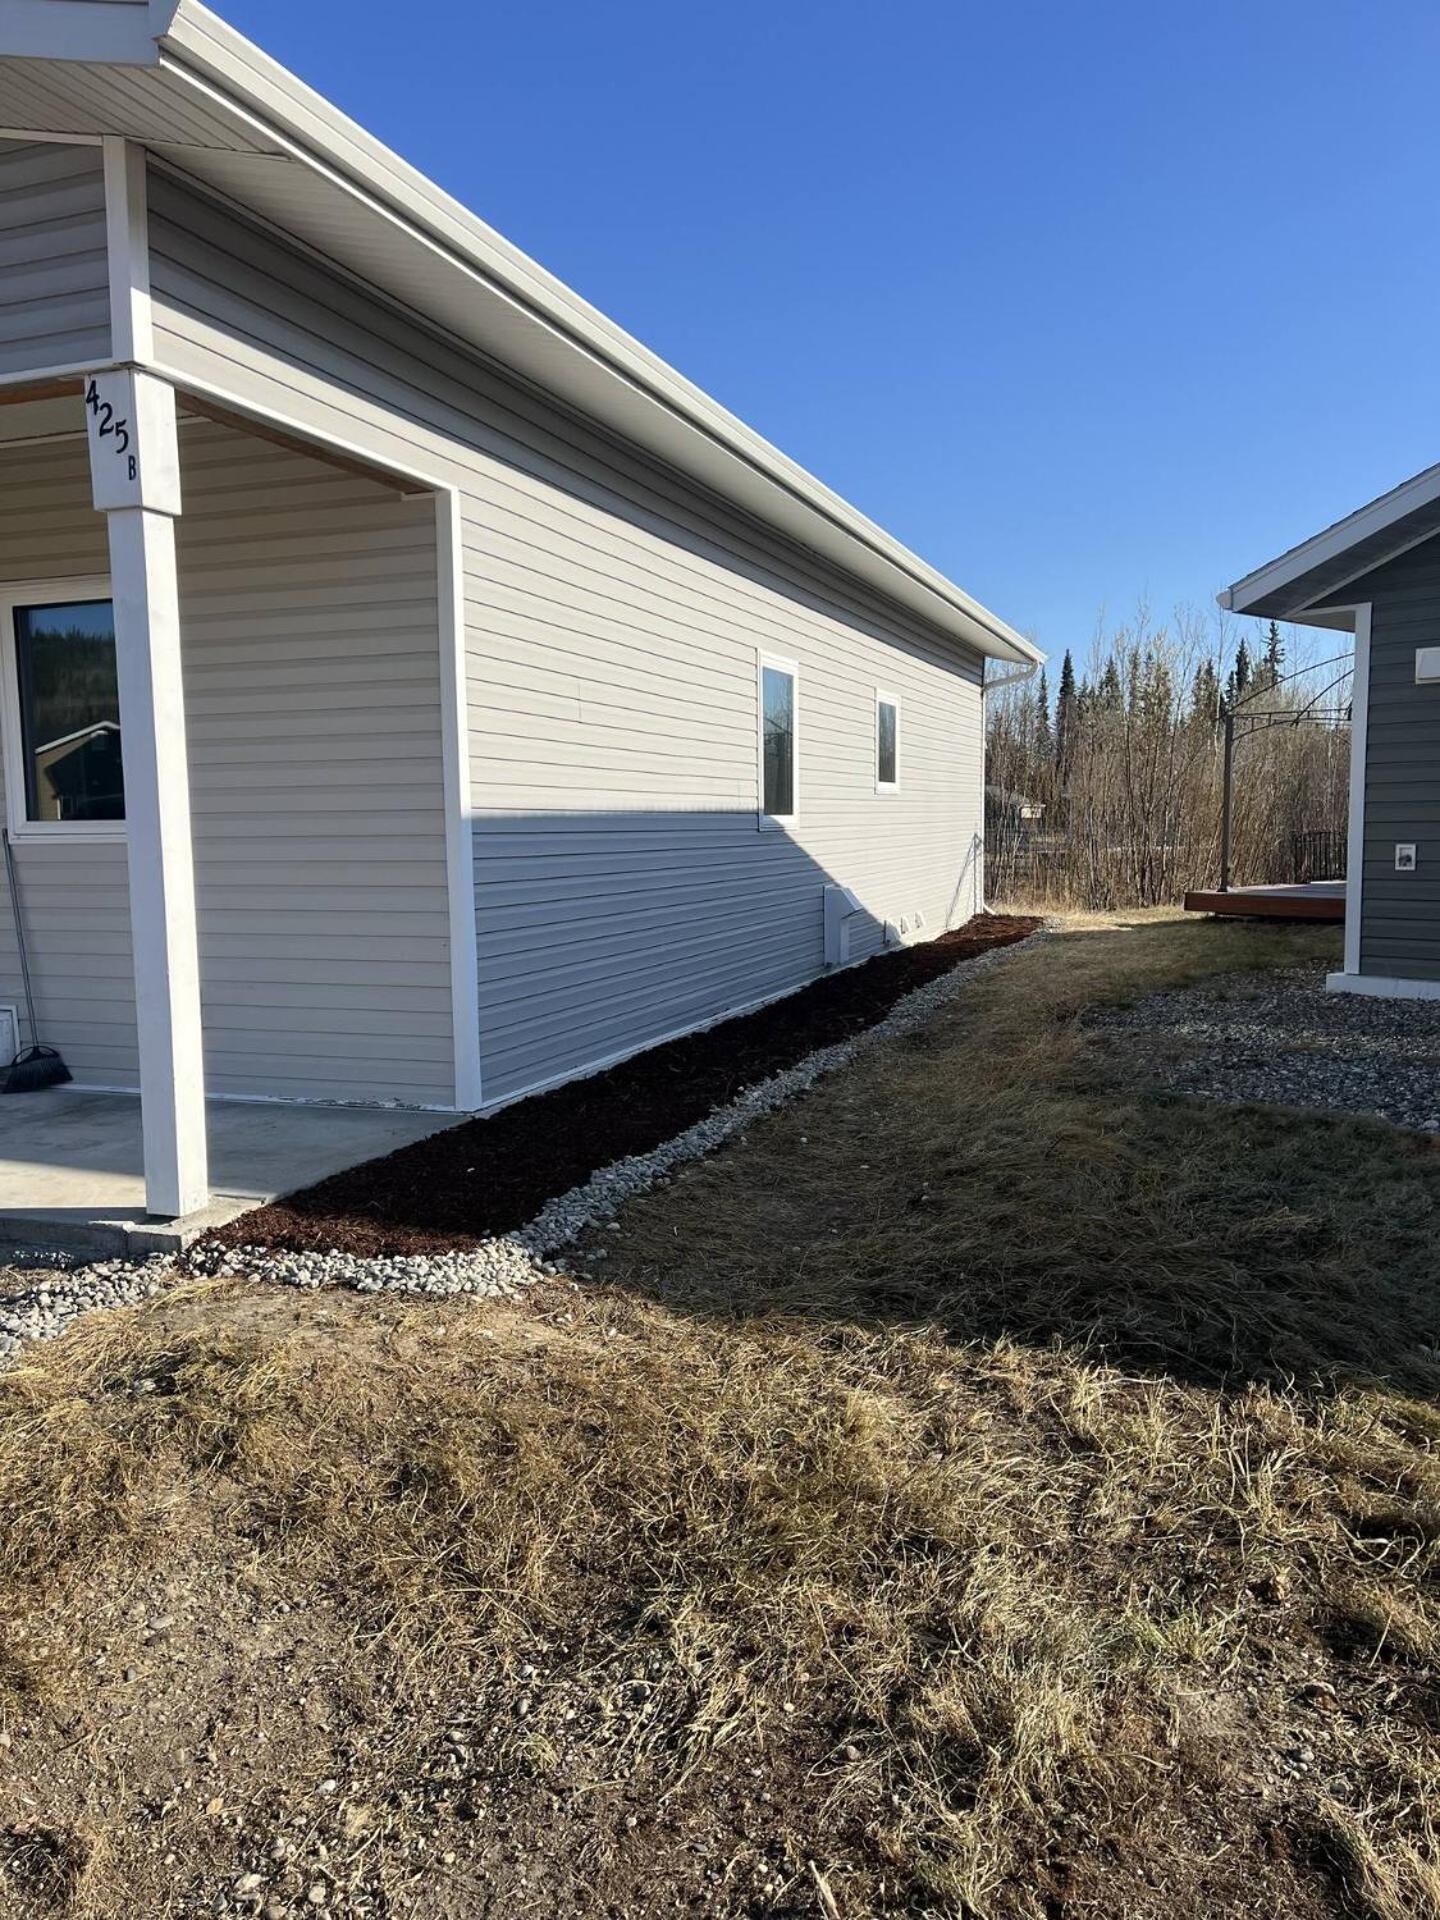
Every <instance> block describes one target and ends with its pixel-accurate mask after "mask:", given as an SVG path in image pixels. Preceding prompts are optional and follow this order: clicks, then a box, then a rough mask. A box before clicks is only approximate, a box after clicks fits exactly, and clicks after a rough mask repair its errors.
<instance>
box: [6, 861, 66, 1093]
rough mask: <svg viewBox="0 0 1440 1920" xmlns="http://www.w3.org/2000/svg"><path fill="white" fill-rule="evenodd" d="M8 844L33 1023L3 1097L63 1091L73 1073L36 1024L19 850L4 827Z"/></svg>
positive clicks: (18, 943) (18, 936)
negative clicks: (45, 1090)
mask: <svg viewBox="0 0 1440 1920" xmlns="http://www.w3.org/2000/svg"><path fill="white" fill-rule="evenodd" d="M0 840H3V841H4V843H5V878H6V881H7V882H8V884H9V887H10V911H11V912H12V913H13V914H14V916H15V944H16V946H17V947H18V948H19V949H20V978H21V980H22V982H23V983H24V987H25V1015H26V1018H27V1019H28V1020H29V1022H30V1041H31V1044H30V1045H29V1046H28V1047H22V1048H21V1049H20V1051H19V1052H18V1053H17V1054H16V1056H15V1058H14V1059H13V1060H12V1061H11V1062H10V1064H9V1066H8V1067H0V1093H37V1092H38V1091H39V1090H40V1088H41V1087H63V1086H64V1084H65V1082H66V1081H67V1080H68V1079H69V1078H70V1069H69V1068H68V1067H67V1066H66V1064H65V1062H64V1061H63V1060H62V1059H61V1058H60V1056H59V1054H58V1053H57V1052H56V1051H55V1049H54V1047H47V1046H45V1045H43V1044H42V1042H41V1039H40V1028H39V1026H38V1025H37V1024H36V1020H35V994H34V990H33V989H32V987H31V985H30V961H29V958H28V956H27V955H26V952H25V926H24V922H23V921H22V920H21V918H20V883H19V881H18V880H17V879H16V877H15V849H14V848H13V847H12V846H11V844H10V829H9V828H8V827H0Z"/></svg>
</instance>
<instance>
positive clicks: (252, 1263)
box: [0, 922, 1044, 1365]
mask: <svg viewBox="0 0 1440 1920" xmlns="http://www.w3.org/2000/svg"><path fill="white" fill-rule="evenodd" d="M1025 924H1026V926H1027V927H1029V928H1030V931H1028V932H1026V933H1025V934H1024V937H1023V938H1019V939H1017V938H1014V937H1012V938H1010V939H1009V940H1007V941H1006V942H1004V944H994V945H989V946H986V947H985V948H984V949H983V950H982V951H981V952H979V953H977V954H975V955H974V956H973V957H972V958H970V959H968V960H963V961H961V962H960V963H959V964H958V965H951V966H949V967H948V968H947V969H946V970H945V971H943V972H941V973H939V974H938V975H936V976H935V977H933V978H931V979H930V980H929V981H928V982H927V983H926V984H925V985H923V986H920V987H918V988H916V989H915V990H914V991H913V992H911V993H909V994H907V995H905V996H904V998H902V999H900V1000H898V1001H896V1002H895V1003H894V1004H893V1005H892V1006H891V1007H890V1010H889V1012H888V1013H886V1014H885V1015H884V1017H883V1018H881V1019H879V1020H877V1021H876V1022H875V1024H874V1025H873V1026H870V1027H868V1028H866V1029H865V1030H864V1031H862V1032H859V1033H854V1034H852V1035H850V1036H849V1037H847V1038H845V1039H843V1040H839V1041H836V1042H835V1043H833V1044H832V1045H830V1046H825V1047H820V1048H817V1049H816V1050H815V1051H814V1052H812V1053H810V1054H809V1055H807V1056H806V1057H805V1058H804V1059H802V1060H799V1061H797V1062H796V1063H795V1064H794V1065H792V1066H789V1067H786V1068H785V1069H784V1070H783V1071H781V1072H779V1073H774V1074H771V1075H770V1076H769V1077H768V1078H766V1079H763V1080H761V1081H759V1082H758V1083H757V1084H756V1085H754V1086H750V1087H746V1088H745V1089H744V1091H743V1092H742V1093H740V1094H739V1096H738V1097H737V1098H735V1099H734V1100H731V1101H729V1102H728V1103H727V1104H726V1105H724V1106H721V1107H717V1108H716V1109H715V1110H714V1111H713V1112H711V1113H709V1114H707V1115H706V1116H705V1117H704V1118H703V1119H701V1120H699V1121H697V1122H696V1123H695V1124H694V1125H693V1126H690V1127H687V1128H685V1129H684V1130H683V1131H682V1132H680V1133H678V1134H677V1135H676V1136H675V1137H674V1138H673V1139H671V1140H667V1141H665V1142H664V1143H663V1144H662V1145H660V1146H657V1147H655V1148H653V1149H652V1150H651V1151H649V1152H646V1153H639V1154H631V1155H628V1156H626V1157H625V1158H623V1159H620V1160H617V1161H615V1162H614V1163H613V1164H612V1165H610V1166H607V1167H602V1168H600V1169H599V1170H598V1171H597V1172H595V1173H593V1174H592V1175H591V1176H590V1178H589V1179H588V1180H587V1181H585V1182H584V1183H583V1185H579V1186H576V1187H572V1188H571V1189H570V1190H569V1191H568V1192H565V1193H562V1194H559V1195H557V1196H556V1197H555V1198H553V1199H551V1200H548V1201H547V1202H546V1203H545V1205H544V1206H543V1207H542V1208H541V1209H540V1211H539V1213H538V1214H536V1216H535V1217H534V1218H533V1219H532V1220H531V1221H530V1222H529V1224H528V1225H526V1226H524V1227H522V1228H520V1229H519V1230H518V1231H517V1232H514V1233H510V1234H505V1235H502V1236H497V1237H495V1238H491V1239H485V1240H481V1241H478V1242H477V1243H475V1244H472V1245H470V1246H467V1247H457V1248H449V1249H444V1250H441V1251H437V1252H433V1253H408V1254H389V1255H382V1256H379V1257H366V1256H365V1255H363V1254H358V1253H351V1252H347V1251H345V1250H344V1249H343V1248H339V1247H329V1248H326V1247H321V1248H318V1249H316V1250H304V1249H293V1248H287V1247H273V1246H249V1245H245V1244H243V1241H242V1243H241V1244H239V1245H234V1244H226V1243H225V1242H224V1241H223V1240H221V1239H219V1238H214V1239H209V1240H203V1241H201V1242H199V1243H198V1244H197V1245H196V1246H194V1247H192V1248H191V1249H190V1250H189V1252H188V1253H187V1254H185V1255H183V1256H182V1258H181V1262H180V1265H181V1269H182V1271H183V1272H185V1273H188V1274H191V1275H205V1276H213V1277H219V1276H234V1277H237V1278H246V1279H252V1280H265V1281H270V1282H273V1283H275V1284H278V1285H281V1286H290V1287H298V1288H301V1289H305V1290H316V1289H318V1288H320V1287H325V1286H343V1287H350V1288H353V1289H354V1290H355V1291H356V1292H359V1293H382V1292H384V1293H406V1294H417V1295H421V1296H426V1295H428V1296H434V1297H445V1296H453V1295H468V1296H470V1297H472V1298H478V1299H490V1300H496V1299H510V1298H514V1297H515V1295H517V1294H518V1293H519V1292H520V1291H521V1290H522V1289H523V1288H524V1287H526V1286H528V1285H530V1284H531V1283H533V1282H534V1281H537V1280H541V1279H544V1278H546V1277H548V1276H553V1275H555V1274H558V1273H560V1272H562V1271H563V1270H564V1269H563V1265H562V1263H560V1262H559V1261H557V1259H556V1257H555V1256H556V1255H558V1254H559V1253H561V1252H562V1250H563V1249H565V1248H566V1247H568V1246H570V1245H571V1244H572V1243H573V1242H574V1241H575V1240H577V1239H578V1238H579V1236H580V1235H581V1234H582V1233H584V1232H585V1231H587V1230H588V1229H589V1228H591V1227H595V1226H600V1225H604V1224H605V1223H606V1222H608V1221H610V1220H612V1219H613V1218H614V1216H615V1215H616V1214H617V1213H618V1212H619V1211H620V1209H621V1208H622V1207H623V1206H624V1205H625V1204H626V1202H627V1201H629V1200H631V1199H633V1198H635V1197H636V1196H637V1195H639V1194H641V1193H644V1192H645V1191H646V1190H647V1189H648V1188H650V1187H653V1186H654V1185H655V1184H656V1183H657V1182H658V1181H661V1180H664V1179H666V1178H668V1177H669V1176H670V1174H672V1173H673V1172H674V1171H675V1169H676V1168H678V1167H680V1166H683V1165H684V1164H685V1163H686V1162H688V1161H692V1160H698V1159H700V1158H701V1157H702V1156H703V1155H704V1154H707V1153H710V1152H713V1151H714V1149H715V1148H716V1147H719V1146H721V1145H723V1144H724V1143H725V1142H726V1141H727V1140H729V1139H731V1138H733V1137H734V1136H735V1135H736V1134H739V1133H743V1132H744V1131H745V1129H746V1128H747V1127H748V1126H750V1125H751V1124H752V1123H753V1122H754V1121H756V1120H758V1119H760V1118H762V1117H763V1116H764V1115H765V1114H767V1113H773V1112H774V1111H775V1110H776V1109H777V1108H779V1107H782V1106H784V1105H786V1104H787V1103H788V1102H789V1101H791V1100H793V1099H795V1098H796V1097H797V1096H798V1095H800V1094H802V1093H804V1092H805V1091H806V1090H807V1089H808V1088H809V1087H811V1086H813V1085H814V1084H815V1082H816V1081H817V1080H819V1079H820V1078H821V1077H822V1076H823V1075H825V1074H828V1073H833V1072H835V1071H836V1069H837V1068H840V1067H844V1066H847V1065H848V1064H849V1063H850V1062H851V1061H852V1060H854V1059H855V1058H856V1057H857V1056H858V1055H860V1054H861V1053H863V1052H865V1051H866V1050H868V1049H869V1048H871V1047H873V1046H876V1045H878V1044H879V1043H880V1042H881V1041H883V1040H887V1039H894V1038H897V1037H898V1036H900V1035H902V1034H905V1033H910V1032H913V1031H914V1030H915V1029H916V1028H917V1027H920V1026H923V1025H924V1023H925V1022H926V1021H927V1020H929V1019H930V1018H932V1017H933V1015H934V1014H935V1013H937V1012H938V1011H939V1009H940V1008H941V1007H943V1006H944V1005H945V1004H946V1003H947V1002H948V1001H950V1000H951V999H953V998H954V997H955V996H956V995H957V994H958V993H960V992H961V991H962V990H963V989H964V987H965V986H967V985H968V984H969V983H970V982H971V981H972V980H974V979H975V978H976V977H977V976H978V975H980V974H982V973H984V972H986V971H987V970H988V969H989V968H990V967H992V966H994V965H995V964H996V963H997V962H998V961H999V960H1000V959H1002V958H1003V956H1004V954H1005V952H1006V951H1007V950H1009V951H1013V950H1015V948H1017V947H1018V946H1028V945H1030V944H1032V943H1033V942H1034V941H1036V940H1038V939H1040V938H1043V937H1044V929H1043V927H1041V926H1040V925H1039V923H1028V922H1027V923H1025ZM241 1224H242V1225H243V1221H242V1223H241ZM167 1271H168V1269H167V1266H166V1263H165V1261H164V1260H163V1259H160V1258H154V1259H151V1260H148V1261H146V1262H144V1263H143V1264H137V1263H127V1262H125V1261H119V1260H112V1261H104V1262H101V1263H99V1264H98V1265H96V1266H93V1267H86V1268H81V1269H79V1270H78V1271H77V1272H76V1273H74V1274H73V1275H66V1276H58V1275H52V1276H47V1277H46V1278H45V1279H44V1280H43V1281H41V1282H40V1283H39V1284H37V1286H36V1287H34V1288H33V1289H30V1290H28V1291H22V1292H21V1293H19V1294H17V1295H16V1296H15V1297H14V1298H13V1299H10V1300H4V1299H3V1298H0V1365H4V1364H5V1362H6V1361H8V1360H12V1359H13V1358H14V1357H15V1355H16V1354H17V1353H18V1351H19V1349H20V1347H21V1345H22V1344H23V1343H24V1342H25V1341H27V1340H32V1339H46V1338H53V1337H54V1335H55V1334H58V1333H61V1332H63V1331H64V1330H65V1328H66V1327H67V1326H68V1325H69V1324H70V1322H71V1321H72V1320H73V1319H74V1318H75V1315H76V1314H77V1313H82V1312H85V1311H87V1309H88V1308H89V1307H91V1306H96V1307H103V1306H124V1305H132V1304H134V1303H135V1302H137V1301H139V1300H142V1299H146V1298H149V1297H150V1296H151V1295H152V1294H154V1293H157V1292H158V1291H159V1290H160V1287H161V1285H162V1284H163V1283H164V1278H165V1275H166V1273H167ZM57 1289H58V1291H59V1297H58V1299H57ZM7 1343H8V1344H7Z"/></svg>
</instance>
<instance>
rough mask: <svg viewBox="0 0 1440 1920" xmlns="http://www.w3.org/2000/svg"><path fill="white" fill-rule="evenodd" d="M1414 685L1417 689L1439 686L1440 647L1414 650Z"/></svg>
mask: <svg viewBox="0 0 1440 1920" xmlns="http://www.w3.org/2000/svg"><path fill="white" fill-rule="evenodd" d="M1415 684H1416V686H1417V687H1429V686H1437V685H1440V647H1417V648H1416V649H1415Z"/></svg>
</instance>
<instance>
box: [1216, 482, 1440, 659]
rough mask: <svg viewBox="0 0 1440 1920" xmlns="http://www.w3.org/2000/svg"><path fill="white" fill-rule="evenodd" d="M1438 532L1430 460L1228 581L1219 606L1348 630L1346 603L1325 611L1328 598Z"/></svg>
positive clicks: (1439, 498)
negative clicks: (1309, 535) (1364, 503)
mask: <svg viewBox="0 0 1440 1920" xmlns="http://www.w3.org/2000/svg"><path fill="white" fill-rule="evenodd" d="M1435 533H1440V466H1435V467H1427V468H1426V469H1425V471H1424V472H1423V473H1417V474H1416V475H1415V477H1414V479H1412V480H1405V481H1403V482H1402V483H1401V484H1400V485H1399V486H1398V487H1392V488H1391V490H1390V492H1389V493H1382V494H1381V496H1380V497H1379V499H1378V500H1372V501H1370V502H1369V504H1368V505H1367V506H1363V507H1360V508H1357V510H1356V511H1355V512H1354V513H1350V514H1347V515H1346V516H1345V518H1344V519H1343V520H1337V521H1336V522H1335V524H1334V525H1333V526H1330V527H1326V528H1325V529H1324V531H1323V532H1321V533H1317V534H1315V535H1314V536H1313V537H1312V538H1311V539H1309V540H1304V541H1302V542H1301V543H1300V545H1299V546H1296V547H1291V548H1290V549H1289V550H1288V552H1285V553H1282V554H1281V555H1280V556H1279V557H1278V558H1277V559H1274V560H1267V561H1266V563H1265V565H1264V566H1263V567H1257V568H1256V569H1255V571H1254V572H1253V573H1247V574H1246V575H1245V578H1244V579H1243V580H1238V581H1237V582H1236V583H1235V585H1234V586H1233V587H1227V588H1226V589H1225V591H1224V592H1223V593H1221V594H1220V595H1219V596H1218V598H1219V601H1220V605H1221V606H1222V607H1225V608H1227V609H1228V610H1229V611H1230V612H1232V613H1253V614H1258V615H1259V616H1260V617H1261V618H1262V619H1270V620H1303V621H1305V622H1306V624H1308V625H1315V626H1333V627H1340V628H1345V629H1348V628H1349V627H1350V625H1351V624H1352V619H1351V616H1350V615H1349V614H1348V613H1347V612H1345V611H1344V609H1343V608H1340V609H1337V610H1336V611H1334V612H1330V613H1327V612H1326V611H1325V608H1326V604H1327V602H1333V601H1335V600H1337V599H1343V598H1344V590H1345V587H1346V586H1347V585H1348V583H1349V582H1351V581H1352V580H1358V579H1359V577H1360V575H1361V574H1364V573H1369V572H1370V570H1371V568H1372V567H1378V566H1381V565H1383V563H1384V562H1385V561H1387V560H1393V559H1395V557H1396V556H1397V555H1398V554H1401V553H1404V552H1405V551H1406V549H1407V548H1409V547H1414V546H1418V545H1419V544H1420V542H1421V541H1422V540H1428V539H1429V538H1430V537H1431V535H1432V534H1435Z"/></svg>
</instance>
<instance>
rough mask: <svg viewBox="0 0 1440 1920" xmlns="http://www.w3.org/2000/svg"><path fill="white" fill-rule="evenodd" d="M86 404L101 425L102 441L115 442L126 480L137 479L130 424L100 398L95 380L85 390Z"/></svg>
mask: <svg viewBox="0 0 1440 1920" xmlns="http://www.w3.org/2000/svg"><path fill="white" fill-rule="evenodd" d="M85 404H86V406H87V407H88V408H89V409H90V411H91V413H92V414H93V415H94V417H95V419H96V420H97V421H98V423H99V424H98V426H97V428H96V432H97V433H98V435H99V437H100V438H101V439H102V440H112V439H113V440H114V442H115V448H114V451H115V455H116V458H117V459H121V460H123V461H124V462H125V477H126V479H127V480H134V479H137V478H138V476H139V472H140V468H139V465H138V464H137V461H136V457H135V455H134V454H133V453H132V452H131V451H130V422H129V421H128V420H119V419H117V418H116V417H115V409H114V408H113V407H112V406H111V404H110V402H109V401H108V400H102V399H101V398H100V390H99V388H98V387H97V386H96V385H95V382H94V381H93V380H91V382H90V383H89V385H88V386H87V387H86V389H85Z"/></svg>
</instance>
